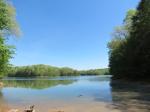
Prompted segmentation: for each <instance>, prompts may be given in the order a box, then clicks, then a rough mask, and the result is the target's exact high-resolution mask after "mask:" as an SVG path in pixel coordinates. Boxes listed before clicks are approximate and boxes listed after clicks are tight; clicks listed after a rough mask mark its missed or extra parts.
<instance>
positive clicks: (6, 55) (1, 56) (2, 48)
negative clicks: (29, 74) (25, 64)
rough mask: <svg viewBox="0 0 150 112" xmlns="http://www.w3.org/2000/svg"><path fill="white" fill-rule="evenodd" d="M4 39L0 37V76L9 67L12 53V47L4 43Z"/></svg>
mask: <svg viewBox="0 0 150 112" xmlns="http://www.w3.org/2000/svg"><path fill="white" fill-rule="evenodd" d="M5 41H6V39H4V38H2V37H0V77H2V76H3V75H5V74H6V72H7V71H8V69H9V66H10V65H9V59H10V58H12V54H14V47H13V46H10V45H6V44H5Z"/></svg>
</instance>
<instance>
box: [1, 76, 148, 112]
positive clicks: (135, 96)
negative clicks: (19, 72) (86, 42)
mask: <svg viewBox="0 0 150 112" xmlns="http://www.w3.org/2000/svg"><path fill="white" fill-rule="evenodd" d="M1 82H3V83H4V87H3V88H0V112H4V110H7V109H12V108H13V109H16V108H17V109H19V110H20V112H22V110H24V109H25V108H28V107H29V106H30V105H35V109H36V112H150V85H146V84H137V83H136V84H133V83H129V82H119V81H111V76H75V77H73V76H69V77H68V76H67V77H64V76H63V77H53V78H52V77H46V78H5V79H3V80H1Z"/></svg>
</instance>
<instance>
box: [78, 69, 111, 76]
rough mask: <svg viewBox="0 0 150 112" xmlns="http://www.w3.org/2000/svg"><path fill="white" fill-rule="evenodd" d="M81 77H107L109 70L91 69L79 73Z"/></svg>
mask: <svg viewBox="0 0 150 112" xmlns="http://www.w3.org/2000/svg"><path fill="white" fill-rule="evenodd" d="M80 74H81V75H109V69H108V68H104V69H91V70H84V71H80Z"/></svg>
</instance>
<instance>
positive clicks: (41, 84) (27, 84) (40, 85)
mask: <svg viewBox="0 0 150 112" xmlns="http://www.w3.org/2000/svg"><path fill="white" fill-rule="evenodd" d="M73 82H75V80H36V79H35V80H3V83H4V87H20V88H32V89H45V88H50V87H54V86H57V85H69V84H72V83H73Z"/></svg>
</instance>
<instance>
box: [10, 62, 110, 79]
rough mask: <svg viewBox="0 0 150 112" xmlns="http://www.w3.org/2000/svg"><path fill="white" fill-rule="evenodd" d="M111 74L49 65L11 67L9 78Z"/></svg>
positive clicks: (105, 71)
mask: <svg viewBox="0 0 150 112" xmlns="http://www.w3.org/2000/svg"><path fill="white" fill-rule="evenodd" d="M104 74H109V73H108V69H95V70H85V71H79V70H74V69H72V68H68V67H63V68H58V67H53V66H49V65H42V64H40V65H32V66H21V67H11V69H10V70H9V72H8V73H7V76H9V77H35V76H79V75H104Z"/></svg>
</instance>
